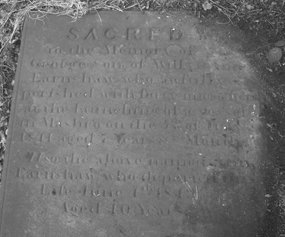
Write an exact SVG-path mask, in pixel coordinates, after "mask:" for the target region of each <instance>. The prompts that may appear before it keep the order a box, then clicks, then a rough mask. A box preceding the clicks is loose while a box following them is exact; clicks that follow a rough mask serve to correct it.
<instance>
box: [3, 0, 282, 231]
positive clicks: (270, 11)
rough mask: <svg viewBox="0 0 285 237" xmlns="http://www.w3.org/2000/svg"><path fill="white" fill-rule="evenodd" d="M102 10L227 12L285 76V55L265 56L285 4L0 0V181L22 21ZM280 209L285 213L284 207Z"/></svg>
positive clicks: (260, 0) (274, 0)
mask: <svg viewBox="0 0 285 237" xmlns="http://www.w3.org/2000/svg"><path fill="white" fill-rule="evenodd" d="M102 9H104V10H115V11H125V10H139V11H146V10H150V11H164V12H165V11H189V14H194V15H195V16H197V17H201V18H203V17H204V18H206V17H208V16H209V15H215V14H218V13H219V14H223V15H224V16H225V17H224V21H223V22H219V23H220V24H234V25H237V26H239V27H240V28H241V29H242V30H243V31H244V32H245V33H246V34H247V35H248V37H250V38H251V41H252V42H254V43H253V44H254V46H253V47H252V48H251V51H250V52H248V53H249V54H255V55H256V56H257V57H259V58H260V59H261V60H262V61H263V62H264V65H265V67H266V68H267V70H268V71H269V72H275V73H277V74H283V75H284V72H285V57H284V56H283V57H282V59H281V60H280V61H279V62H277V63H275V64H269V63H268V62H267V52H268V50H269V49H270V48H271V47H273V45H274V43H275V42H276V41H278V40H281V39H283V38H285V13H284V12H285V0H22V1H20V0H0V115H1V116H0V182H1V170H2V164H3V157H4V152H5V145H6V136H7V128H8V121H9V115H10V106H11V97H12V91H13V84H14V76H15V71H16V65H17V59H18V54H19V48H20V41H21V27H22V23H23V19H24V17H25V16H26V15H28V14H29V13H31V12H33V11H40V12H42V13H51V14H55V15H69V16H71V17H73V18H74V19H76V18H80V17H82V16H83V15H85V14H86V13H87V12H89V11H99V10H102ZM284 49H285V48H284ZM280 94H282V96H283V93H280ZM284 101H285V100H284ZM277 185H279V188H278V190H277V192H278V195H279V196H280V197H281V198H280V201H278V202H279V207H281V206H282V207H285V198H284V197H285V191H284V190H285V184H284V185H283V184H277ZM282 197H283V198H282ZM274 205H275V206H276V207H278V203H277V205H276V203H275V204H274ZM282 210H284V212H285V208H282ZM280 213H281V212H280ZM284 216H285V215H284ZM284 234H285V233H284ZM284 236H285V235H284Z"/></svg>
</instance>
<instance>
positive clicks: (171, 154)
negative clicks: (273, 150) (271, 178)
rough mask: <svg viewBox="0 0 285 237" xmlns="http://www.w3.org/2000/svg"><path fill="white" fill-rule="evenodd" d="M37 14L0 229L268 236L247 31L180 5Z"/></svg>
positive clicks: (25, 48)
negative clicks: (167, 10) (171, 9)
mask: <svg viewBox="0 0 285 237" xmlns="http://www.w3.org/2000/svg"><path fill="white" fill-rule="evenodd" d="M39 16H40V15H39ZM39 16H36V15H34V19H32V18H27V19H26V22H25V26H24V30H23V39H22V46H21V53H20V59H19V64H18V69H17V76H16V77H17V78H16V83H15V90H14V91H15V93H14V97H13V105H12V110H11V119H10V128H9V133H10V134H9V140H8V148H7V156H6V160H5V164H4V165H5V167H4V175H3V184H2V211H1V237H2V236H3V237H20V236H21V237H54V236H62V237H67V236H68V237H75V236H76V237H78V236H82V237H91V236H92V237H118V236H126V237H135V236H136V237H137V236H144V237H178V236H180V237H222V236H227V237H240V236H243V237H253V236H256V235H257V234H258V233H260V231H261V229H262V228H261V225H262V223H263V220H264V218H265V216H266V215H265V214H266V208H267V207H266V201H265V196H266V187H265V184H264V172H263V171H264V162H265V159H266V158H265V154H266V146H265V145H264V144H265V143H264V139H263V137H262V132H261V129H260V124H261V122H260V117H259V115H260V110H261V109H260V108H261V102H260V98H259V89H258V84H259V82H258V80H259V78H258V77H257V75H256V72H255V70H254V67H253V66H252V65H251V64H250V62H249V61H248V60H247V59H246V57H245V55H244V54H243V53H242V52H241V49H242V45H243V44H244V42H243V38H242V36H240V32H238V31H237V30H236V29H235V28H227V27H226V26H221V25H220V26H218V27H217V26H216V25H215V24H212V23H209V22H200V21H199V20H198V19H196V18H194V17H191V16H189V15H185V14H182V13H173V14H158V13H150V12H146V13H142V12H124V13H120V12H104V11H102V12H99V13H98V14H89V15H87V16H84V17H83V18H81V19H79V20H77V21H73V19H71V18H69V17H66V16H60V17H57V16H53V15H48V16H44V17H42V18H40V19H37V18H39Z"/></svg>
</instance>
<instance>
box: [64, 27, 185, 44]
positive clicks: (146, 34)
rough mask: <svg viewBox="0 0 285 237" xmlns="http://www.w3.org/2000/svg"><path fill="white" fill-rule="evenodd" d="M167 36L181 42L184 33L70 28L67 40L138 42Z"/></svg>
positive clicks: (163, 29)
mask: <svg viewBox="0 0 285 237" xmlns="http://www.w3.org/2000/svg"><path fill="white" fill-rule="evenodd" d="M165 35H167V38H168V40H170V41H177V40H181V39H182V38H183V37H184V33H183V32H182V31H181V30H180V29H178V28H175V27H168V28H166V29H165V28H155V27H150V28H147V29H141V28H133V27H129V28H126V29H125V30H123V31H120V30H119V29H118V28H116V27H111V28H105V29H104V28H103V27H102V28H101V27H100V28H99V27H98V28H96V27H93V28H91V29H88V30H84V29H79V28H75V27H73V28H70V30H69V33H68V35H67V39H69V40H85V41H96V40H117V39H119V38H120V39H125V40H127V41H130V40H133V41H139V40H149V41H152V40H158V39H161V38H165Z"/></svg>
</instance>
